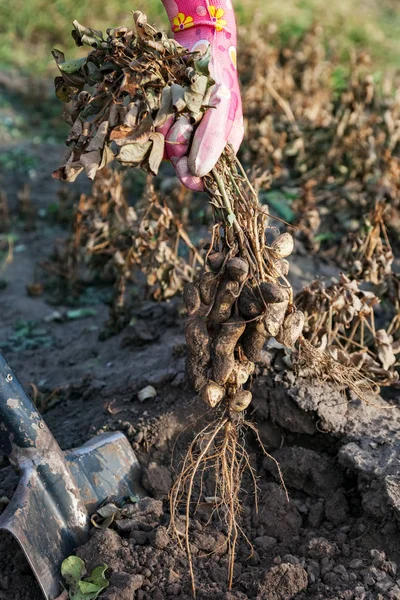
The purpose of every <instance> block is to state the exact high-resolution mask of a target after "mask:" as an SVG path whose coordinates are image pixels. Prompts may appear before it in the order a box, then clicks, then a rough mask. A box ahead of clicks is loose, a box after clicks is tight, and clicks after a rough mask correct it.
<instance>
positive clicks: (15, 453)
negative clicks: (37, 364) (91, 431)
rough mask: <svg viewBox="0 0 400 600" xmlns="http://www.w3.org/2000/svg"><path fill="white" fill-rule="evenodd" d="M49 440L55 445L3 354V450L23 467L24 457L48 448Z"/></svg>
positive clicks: (0, 378) (0, 444)
mask: <svg viewBox="0 0 400 600" xmlns="http://www.w3.org/2000/svg"><path fill="white" fill-rule="evenodd" d="M49 436H50V438H49ZM49 439H51V440H52V442H54V443H55V444H56V441H55V440H54V438H53V436H52V434H51V433H50V431H49V429H48V428H47V425H46V424H45V422H44V420H43V419H42V417H41V415H40V414H39V412H38V411H37V409H36V407H35V406H34V404H33V403H32V401H31V399H30V398H29V396H28V395H27V394H26V393H25V391H24V389H23V387H22V385H21V383H20V382H19V380H18V378H17V376H16V375H15V373H14V372H13V371H12V369H11V367H10V366H9V365H8V363H7V361H6V360H5V358H4V356H3V355H2V354H1V353H0V451H1V452H3V454H5V455H6V456H8V457H9V458H10V459H11V462H13V463H14V464H15V465H16V466H21V462H22V461H23V460H24V457H26V456H28V455H29V454H30V453H31V452H32V450H33V449H38V450H40V449H43V448H41V446H42V445H43V444H45V445H46V446H48V444H49ZM45 440H46V441H45Z"/></svg>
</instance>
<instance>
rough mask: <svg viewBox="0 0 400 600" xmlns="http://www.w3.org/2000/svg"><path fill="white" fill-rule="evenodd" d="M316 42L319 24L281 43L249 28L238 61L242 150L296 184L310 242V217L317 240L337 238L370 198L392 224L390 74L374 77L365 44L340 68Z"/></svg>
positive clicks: (280, 182) (398, 201)
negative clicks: (243, 135)
mask: <svg viewBox="0 0 400 600" xmlns="http://www.w3.org/2000/svg"><path fill="white" fill-rule="evenodd" d="M325 42H326V40H325V37H324V33H323V29H322V28H321V27H320V26H317V27H315V28H314V29H313V30H311V31H309V32H307V33H306V34H305V35H304V36H303V37H302V38H300V39H299V40H298V42H297V43H295V44H293V45H292V46H291V47H288V48H283V49H282V48H279V47H278V48H277V47H272V46H271V45H269V44H268V42H266V41H265V40H264V38H263V36H262V35H261V34H257V31H256V30H255V31H252V43H251V44H249V43H246V42H245V41H243V45H242V46H243V47H242V61H241V65H242V68H243V69H245V70H246V72H243V73H242V79H243V80H244V83H245V85H244V87H243V100H244V106H245V107H246V121H247V131H248V134H247V138H248V140H249V141H248V144H247V146H246V147H245V149H244V160H245V162H246V163H251V164H256V165H258V166H260V167H262V168H264V169H266V168H267V169H270V170H271V171H272V174H273V177H274V185H275V186H276V187H277V188H278V189H282V186H289V187H290V188H295V189H296V190H300V193H298V198H299V200H298V201H296V202H295V204H294V205H293V206H292V208H293V210H294V212H295V213H296V217H295V220H294V224H296V225H299V226H300V230H301V232H302V235H303V233H304V230H305V231H306V237H307V239H308V248H309V249H314V250H315V251H318V249H319V246H320V239H316V240H315V239H314V238H315V233H316V231H317V229H318V227H319V231H318V233H319V236H318V237H321V234H322V236H323V238H324V241H325V242H329V240H332V241H335V240H336V239H337V237H339V239H340V237H341V236H342V234H343V230H344V231H349V230H351V228H353V230H354V225H355V227H357V221H358V220H359V219H360V218H362V217H363V215H365V214H366V213H367V212H369V211H370V210H371V209H372V208H373V207H374V205H375V202H376V201H377V200H378V201H384V202H385V203H386V204H388V205H389V206H390V208H389V211H390V223H391V225H390V226H391V229H392V230H393V231H394V233H396V234H397V236H398V233H399V232H400V215H399V209H400V95H399V93H398V87H399V86H398V84H399V74H398V73H397V74H396V73H391V72H388V73H386V74H384V75H382V74H380V77H379V78H378V77H376V76H375V75H374V74H373V71H372V67H371V64H370V60H369V57H368V55H366V54H365V53H360V54H358V55H354V56H353V57H352V60H351V65H350V67H349V68H347V67H345V66H343V65H342V64H341V63H340V62H339V57H338V56H335V55H334V54H332V52H331V51H330V50H329V46H327V45H326V43H325ZM239 67H240V65H239ZM249 73H251V80H249V76H248V74H249ZM299 209H300V210H303V211H304V212H300V213H299V212H297V211H298V210H299ZM397 236H396V237H397ZM328 245H329V244H328Z"/></svg>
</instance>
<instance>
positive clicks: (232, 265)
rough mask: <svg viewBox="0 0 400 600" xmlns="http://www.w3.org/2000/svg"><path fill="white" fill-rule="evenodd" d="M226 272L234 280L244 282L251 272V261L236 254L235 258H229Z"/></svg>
mask: <svg viewBox="0 0 400 600" xmlns="http://www.w3.org/2000/svg"><path fill="white" fill-rule="evenodd" d="M226 272H227V274H228V277H229V278H230V279H233V281H238V282H239V283H243V281H245V280H246V278H247V275H248V274H249V263H248V262H247V261H245V260H244V258H240V257H239V256H235V258H231V259H229V260H228V262H227V263H226Z"/></svg>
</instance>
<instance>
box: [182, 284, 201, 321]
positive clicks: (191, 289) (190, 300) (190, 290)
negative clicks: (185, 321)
mask: <svg viewBox="0 0 400 600" xmlns="http://www.w3.org/2000/svg"><path fill="white" fill-rule="evenodd" d="M183 301H184V303H185V306H186V310H187V312H188V315H193V314H194V313H195V312H197V311H198V310H199V308H200V293H199V290H198V289H197V287H196V286H195V285H194V283H185V287H184V288H183Z"/></svg>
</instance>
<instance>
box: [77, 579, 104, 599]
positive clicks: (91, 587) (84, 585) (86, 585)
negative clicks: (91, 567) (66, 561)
mask: <svg viewBox="0 0 400 600" xmlns="http://www.w3.org/2000/svg"><path fill="white" fill-rule="evenodd" d="M78 585H79V589H80V591H81V592H82V593H83V594H85V596H86V595H87V594H93V592H94V593H96V592H97V593H98V592H99V588H98V586H97V585H95V584H94V583H90V582H89V581H80V582H79V584H78Z"/></svg>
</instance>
